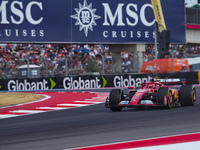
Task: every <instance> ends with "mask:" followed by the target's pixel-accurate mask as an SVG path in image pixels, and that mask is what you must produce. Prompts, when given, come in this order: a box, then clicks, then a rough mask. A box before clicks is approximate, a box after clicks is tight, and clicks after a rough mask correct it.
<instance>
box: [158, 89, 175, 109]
mask: <svg viewBox="0 0 200 150" xmlns="http://www.w3.org/2000/svg"><path fill="white" fill-rule="evenodd" d="M157 99H158V103H161V104H164V106H165V108H168V109H170V108H172V106H171V105H172V100H173V98H172V93H171V91H170V89H169V88H168V87H164V88H160V89H159V90H158V95H157Z"/></svg>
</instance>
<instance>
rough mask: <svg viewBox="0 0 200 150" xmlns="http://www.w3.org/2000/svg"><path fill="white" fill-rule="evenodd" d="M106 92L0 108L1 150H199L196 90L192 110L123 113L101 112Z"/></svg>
mask: <svg viewBox="0 0 200 150" xmlns="http://www.w3.org/2000/svg"><path fill="white" fill-rule="evenodd" d="M110 90H111V89H90V90H84V91H83V90H68V91H64V90H63V91H56V92H55V91H50V92H37V94H42V95H45V97H46V98H45V99H42V100H39V101H36V102H33V103H27V104H22V105H17V106H9V107H4V108H0V149H2V150H3V149H6V150H15V149H20V150H27V149H29V150H35V149H37V150H55V149H56V150H66V149H133V150H140V149H141V150H153V149H154V150H157V149H162V150H165V149H170V148H171V149H173V148H175V149H181V150H186V149H188V148H189V149H191V150H197V148H199V147H200V142H199V141H200V134H199V133H200V119H199V116H200V99H199V97H200V94H199V93H200V89H199V87H196V91H197V101H196V105H195V106H190V107H178V108H172V109H159V108H158V109H130V108H129V109H128V108H125V109H123V110H122V111H121V112H112V111H110V109H106V108H105V107H104V102H105V99H106V97H107V96H108V95H109V91H110ZM152 143H153V144H152ZM141 147H142V148H141Z"/></svg>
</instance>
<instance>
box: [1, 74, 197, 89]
mask: <svg viewBox="0 0 200 150" xmlns="http://www.w3.org/2000/svg"><path fill="white" fill-rule="evenodd" d="M155 76H157V77H159V78H166V77H167V78H185V79H186V82H187V83H188V84H199V82H200V73H199V72H176V73H160V74H123V75H80V76H66V77H54V78H23V79H0V91H34V90H50V89H83V88H104V87H130V86H133V87H138V86H140V84H141V83H142V82H146V81H149V80H150V79H151V78H152V77H155Z"/></svg>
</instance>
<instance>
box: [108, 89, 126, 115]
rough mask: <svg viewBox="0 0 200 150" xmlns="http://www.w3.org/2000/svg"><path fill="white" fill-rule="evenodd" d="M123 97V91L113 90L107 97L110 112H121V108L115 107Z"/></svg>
mask: <svg viewBox="0 0 200 150" xmlns="http://www.w3.org/2000/svg"><path fill="white" fill-rule="evenodd" d="M122 97H123V91H122V90H121V89H113V90H111V91H110V95H109V106H110V110H112V111H121V110H122V107H116V105H118V104H119V103H120V101H121V100H122Z"/></svg>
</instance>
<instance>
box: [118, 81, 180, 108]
mask: <svg viewBox="0 0 200 150" xmlns="http://www.w3.org/2000/svg"><path fill="white" fill-rule="evenodd" d="M141 86H142V88H141V89H139V90H136V89H133V90H130V91H129V94H130V93H131V92H134V93H135V94H134V95H133V97H132V98H131V101H130V103H129V106H160V104H157V103H154V102H153V101H152V100H148V99H146V101H145V99H143V101H144V102H145V103H142V101H141V99H142V98H143V97H144V96H145V95H148V94H151V93H155V94H156V93H157V91H158V89H159V88H160V87H162V88H163V87H168V86H164V85H163V83H161V82H143V83H142V84H141ZM170 91H171V95H172V99H171V100H170V104H172V103H173V102H177V100H178V90H176V89H170ZM166 100H167V97H166V99H164V100H163V101H164V102H163V104H166V103H167V101H166ZM120 105H121V106H123V105H127V104H119V105H118V106H120Z"/></svg>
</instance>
